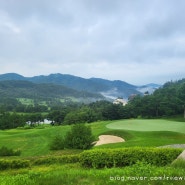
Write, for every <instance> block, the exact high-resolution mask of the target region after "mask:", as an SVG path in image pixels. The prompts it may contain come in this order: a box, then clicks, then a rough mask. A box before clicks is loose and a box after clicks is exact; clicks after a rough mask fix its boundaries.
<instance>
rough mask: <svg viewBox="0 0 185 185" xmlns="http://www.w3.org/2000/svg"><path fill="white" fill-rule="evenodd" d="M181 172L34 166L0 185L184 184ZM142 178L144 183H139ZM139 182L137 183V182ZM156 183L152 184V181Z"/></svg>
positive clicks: (6, 175)
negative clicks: (180, 178)
mask: <svg viewBox="0 0 185 185" xmlns="http://www.w3.org/2000/svg"><path fill="white" fill-rule="evenodd" d="M184 172H185V170H184V168H181V167H178V168H173V167H171V166H166V167H155V166H151V165H149V164H144V163H137V164H135V165H134V166H129V167H124V168H112V169H106V168H104V169H101V170H99V169H85V168H82V167H81V166H80V165H79V164H78V163H75V164H67V165H51V166H46V165H44V166H34V167H32V168H31V169H30V168H29V169H20V170H8V171H3V172H2V173H1V175H0V182H1V185H10V184H13V185H61V184H62V185H87V184H88V185H110V184H111V185H112V184H113V185H117V184H118V185H119V184H126V185H129V184H134V185H135V184H137V185H143V184H144V185H145V184H147V185H148V184H150V185H162V184H167V185H168V184H172V185H174V184H178V185H179V184H180V185H181V184H184V182H185V179H184ZM164 176H166V177H172V178H174V177H178V178H179V177H182V178H183V179H182V180H178V181H177V180H175V179H171V180H165V179H163V180H158V178H160V177H162V178H163V177H164ZM143 177H145V180H141V179H143ZM136 178H140V179H136ZM154 179H155V180H154Z"/></svg>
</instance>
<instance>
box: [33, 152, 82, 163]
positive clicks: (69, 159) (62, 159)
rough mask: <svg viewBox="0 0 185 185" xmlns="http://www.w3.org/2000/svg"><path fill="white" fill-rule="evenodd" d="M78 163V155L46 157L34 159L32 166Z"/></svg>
mask: <svg viewBox="0 0 185 185" xmlns="http://www.w3.org/2000/svg"><path fill="white" fill-rule="evenodd" d="M76 162H79V155H78V154H76V155H63V156H48V157H41V158H38V159H35V160H34V161H33V165H42V164H55V163H59V164H66V163H76Z"/></svg>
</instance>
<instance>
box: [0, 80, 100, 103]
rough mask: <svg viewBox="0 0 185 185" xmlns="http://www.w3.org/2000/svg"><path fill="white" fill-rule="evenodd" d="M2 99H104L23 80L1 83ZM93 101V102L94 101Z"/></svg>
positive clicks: (0, 93)
mask: <svg viewBox="0 0 185 185" xmlns="http://www.w3.org/2000/svg"><path fill="white" fill-rule="evenodd" d="M0 97H11V98H31V99H35V100H37V99H43V100H46V99H55V98H58V99H61V98H69V97H74V98H79V99H81V98H82V99H84V100H85V99H92V100H98V99H103V96H102V95H100V94H95V93H90V92H84V91H77V90H74V89H71V88H68V87H65V86H62V85H56V84H49V83H48V84H46V83H45V84H44V83H41V84H35V83H33V82H29V81H23V80H19V81H18V80H5V81H0ZM92 100H91V101H92Z"/></svg>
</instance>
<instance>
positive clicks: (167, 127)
mask: <svg viewBox="0 0 185 185" xmlns="http://www.w3.org/2000/svg"><path fill="white" fill-rule="evenodd" d="M107 128H109V129H121V130H133V131H172V132H179V133H185V122H177V121H168V120H163V119H146V120H145V119H130V120H119V121H114V122H112V123H110V124H108V125H107Z"/></svg>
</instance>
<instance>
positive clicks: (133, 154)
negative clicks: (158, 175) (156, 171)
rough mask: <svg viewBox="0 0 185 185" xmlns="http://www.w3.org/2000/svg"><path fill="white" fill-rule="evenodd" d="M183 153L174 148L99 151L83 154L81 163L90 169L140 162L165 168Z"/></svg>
mask: <svg viewBox="0 0 185 185" xmlns="http://www.w3.org/2000/svg"><path fill="white" fill-rule="evenodd" d="M181 152H182V150H181V149H172V148H124V149H108V150H105V149H97V150H90V151H84V152H83V153H81V154H80V163H81V165H82V166H84V167H90V168H92V167H93V168H104V167H107V168H111V167H124V166H130V165H133V164H135V163H136V162H138V161H145V162H146V163H148V164H151V165H156V166H165V165H167V164H170V163H172V162H173V161H174V160H175V159H176V158H177V156H178V155H179V154H180V153H181Z"/></svg>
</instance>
